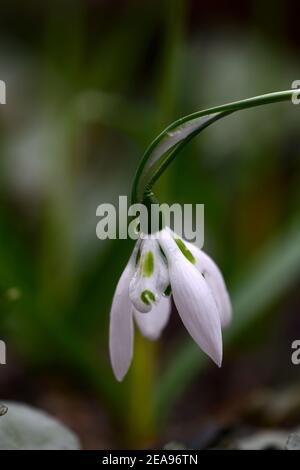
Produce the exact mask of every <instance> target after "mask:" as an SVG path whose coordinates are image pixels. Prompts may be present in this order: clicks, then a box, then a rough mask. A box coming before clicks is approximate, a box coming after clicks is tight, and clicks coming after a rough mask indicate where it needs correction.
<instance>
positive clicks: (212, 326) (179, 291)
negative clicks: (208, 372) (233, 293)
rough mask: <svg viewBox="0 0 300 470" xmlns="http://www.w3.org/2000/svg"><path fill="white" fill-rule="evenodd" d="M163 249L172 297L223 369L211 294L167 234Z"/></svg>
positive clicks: (200, 342)
mask: <svg viewBox="0 0 300 470" xmlns="http://www.w3.org/2000/svg"><path fill="white" fill-rule="evenodd" d="M162 232H164V233H163V234H162V237H161V238H160V245H161V247H162V249H163V251H164V253H165V255H166V257H167V260H168V266H169V276H170V282H171V287H172V294H173V298H174V302H175V305H176V307H177V310H178V313H179V315H180V317H181V319H182V321H183V323H184V325H185V327H186V329H187V330H188V332H189V333H190V335H191V336H192V338H193V339H194V340H195V341H196V343H197V344H198V345H199V346H200V347H201V349H203V351H204V352H205V353H206V354H208V356H210V357H211V359H213V361H214V362H215V363H216V364H217V365H218V366H221V363H222V332H221V322H220V317H219V312H218V309H217V306H216V302H215V300H214V298H213V295H212V293H211V290H210V289H209V287H208V285H207V283H206V281H205V280H204V278H203V276H202V275H201V274H200V272H199V271H198V270H197V269H196V267H195V266H194V265H193V264H192V263H191V262H190V261H188V260H187V258H186V257H185V256H184V255H183V254H182V252H181V251H180V249H179V248H178V247H177V244H176V243H175V241H174V240H173V238H172V237H171V235H170V233H169V232H168V231H167V230H166V231H162Z"/></svg>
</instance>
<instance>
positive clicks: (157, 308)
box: [134, 296, 171, 340]
mask: <svg viewBox="0 0 300 470" xmlns="http://www.w3.org/2000/svg"><path fill="white" fill-rule="evenodd" d="M170 313H171V300H170V298H169V297H164V296H162V297H161V299H160V301H159V302H158V304H157V305H154V306H153V307H152V310H151V312H149V313H146V314H145V313H140V312H138V311H137V310H135V311H134V318H135V321H136V323H137V325H138V327H139V329H140V331H141V333H142V334H143V335H144V336H145V337H146V338H149V339H153V340H154V339H158V338H159V337H160V335H161V332H162V330H163V329H164V328H165V326H166V324H167V323H168V321H169V317H170Z"/></svg>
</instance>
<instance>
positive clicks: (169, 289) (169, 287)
mask: <svg viewBox="0 0 300 470" xmlns="http://www.w3.org/2000/svg"><path fill="white" fill-rule="evenodd" d="M171 292H172V288H171V284H169V285H168V287H167V288H166V290H165V292H164V296H165V297H170V295H171Z"/></svg>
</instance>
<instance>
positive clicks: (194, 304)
mask: <svg viewBox="0 0 300 470" xmlns="http://www.w3.org/2000/svg"><path fill="white" fill-rule="evenodd" d="M170 293H171V294H172V297H173V300H174V303H175V306H176V308H177V311H178V313H179V315H180V317H181V320H182V322H183V324H184V325H185V327H186V329H187V330H188V332H189V333H190V335H191V336H192V338H193V339H194V340H195V342H196V343H197V344H198V345H199V346H200V348H201V349H202V350H203V351H204V352H205V353H206V354H207V355H208V356H210V357H211V359H212V360H213V361H214V362H215V363H216V364H217V365H218V366H221V363H222V333H221V327H222V326H225V325H227V324H228V323H229V322H230V319H231V304H230V299H229V295H228V293H227V289H226V286H225V283H224V279H223V277H222V274H221V272H220V270H219V269H218V267H217V266H216V264H215V263H214V261H213V260H212V259H211V258H210V257H209V256H208V255H206V254H205V253H204V252H202V251H201V250H199V249H198V248H197V247H195V246H194V245H192V244H191V243H188V242H185V241H183V240H182V239H181V238H180V237H178V236H177V235H176V234H175V233H173V232H172V231H171V230H170V229H169V228H164V229H163V230H162V231H161V232H159V233H157V234H155V237H153V236H152V237H151V236H150V237H148V238H145V239H140V240H139V241H138V242H137V244H136V246H135V249H134V251H133V253H132V256H131V258H130V260H129V262H128V264H127V266H126V268H125V270H124V272H123V274H122V276H121V278H120V280H119V283H118V285H117V288H116V292H115V295H114V299H113V303H112V308H111V314H110V337H109V342H110V357H111V363H112V367H113V371H114V373H115V376H116V377H117V379H118V380H122V379H123V377H124V376H125V374H126V372H127V370H128V368H129V366H130V363H131V360H132V355H133V342H134V321H135V322H136V324H137V326H138V328H139V329H140V331H141V333H142V334H143V335H144V336H146V337H147V338H149V339H157V338H158V337H159V336H160V334H161V332H162V330H163V328H164V327H165V326H166V324H167V322H168V319H169V316H170V312H171V301H170V297H171V296H170Z"/></svg>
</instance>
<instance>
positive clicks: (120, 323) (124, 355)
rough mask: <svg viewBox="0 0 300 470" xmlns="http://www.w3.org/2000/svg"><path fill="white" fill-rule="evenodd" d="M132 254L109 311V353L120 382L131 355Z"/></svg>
mask: <svg viewBox="0 0 300 470" xmlns="http://www.w3.org/2000/svg"><path fill="white" fill-rule="evenodd" d="M134 254H135V251H134V252H133V254H132V256H131V258H130V260H129V262H128V264H127V266H126V268H125V269H124V271H123V274H122V276H121V278H120V280H119V282H118V285H117V288H116V291H115V295H114V298H113V302H112V307H111V311H110V325H109V352H110V360H111V364H112V368H113V371H114V374H115V376H116V378H117V379H118V380H119V381H121V380H122V379H123V378H124V376H125V374H126V373H127V371H128V369H129V366H130V363H131V360H132V355H133V335H134V330H133V314H132V304H131V301H130V299H129V283H130V280H131V278H132V276H133V273H134V268H135V256H134Z"/></svg>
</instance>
